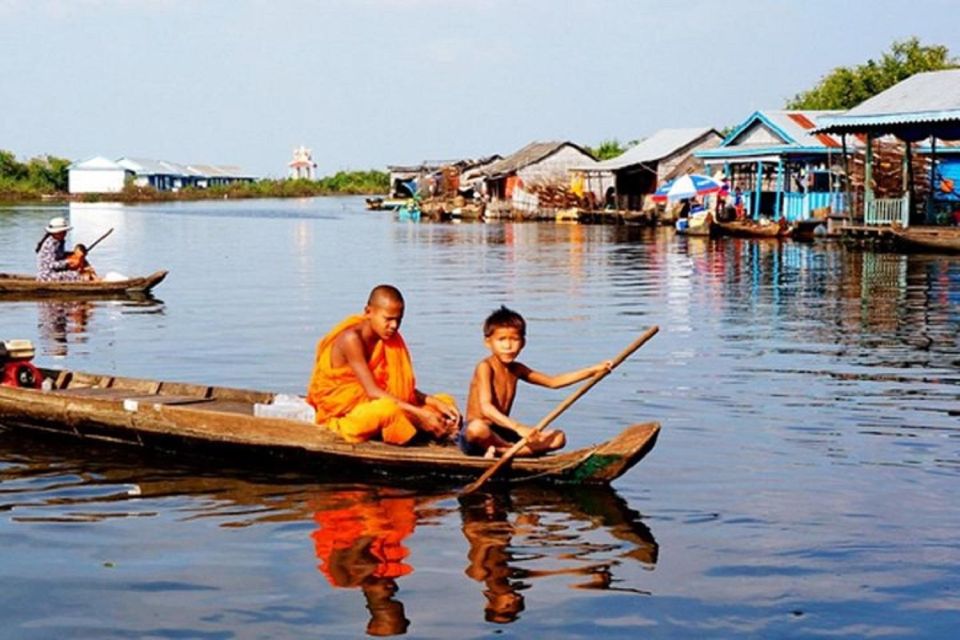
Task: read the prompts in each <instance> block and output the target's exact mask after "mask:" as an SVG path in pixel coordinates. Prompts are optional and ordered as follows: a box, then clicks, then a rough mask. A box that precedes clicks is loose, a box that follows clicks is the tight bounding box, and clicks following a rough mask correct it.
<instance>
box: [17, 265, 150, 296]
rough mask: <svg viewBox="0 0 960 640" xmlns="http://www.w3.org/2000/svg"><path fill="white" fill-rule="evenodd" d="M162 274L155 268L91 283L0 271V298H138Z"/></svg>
mask: <svg viewBox="0 0 960 640" xmlns="http://www.w3.org/2000/svg"><path fill="white" fill-rule="evenodd" d="M166 277H167V272H166V271H156V272H154V273H152V274H150V275H148V276H143V277H139V278H128V279H126V280H116V281H112V282H106V281H103V280H98V281H94V282H87V281H78V282H42V281H40V280H37V278H36V276H33V275H27V274H20V273H0V299H3V300H12V299H19V300H34V299H43V298H71V299H92V298H123V297H142V296H146V295H147V294H149V293H150V291H151V290H152V289H153V288H154V287H156V286H157V285H158V284H160V283H161V282H163V279H164V278H166Z"/></svg>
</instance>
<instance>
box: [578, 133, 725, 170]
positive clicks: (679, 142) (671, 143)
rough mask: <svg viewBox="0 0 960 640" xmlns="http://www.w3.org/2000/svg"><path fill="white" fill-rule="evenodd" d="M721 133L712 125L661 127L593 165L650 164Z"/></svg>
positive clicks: (611, 167) (599, 167)
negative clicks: (684, 127)
mask: <svg viewBox="0 0 960 640" xmlns="http://www.w3.org/2000/svg"><path fill="white" fill-rule="evenodd" d="M711 132H712V133H714V134H716V136H717V137H718V138H719V137H720V134H719V133H718V132H717V130H716V129H713V128H712V127H697V128H688V129H660V130H659V131H657V132H656V133H654V134H653V135H652V136H650V137H649V138H647V139H646V140H642V141H641V142H639V143H638V144H637V145H635V146H633V147H631V148H629V149H627V150H626V151H624V152H623V153H622V154H620V155H619V156H617V157H616V158H610V159H609V160H604V161H603V162H599V163H597V164H596V165H594V166H591V167H584V168H589V169H593V170H601V171H603V170H606V171H615V170H617V169H623V168H624V167H629V166H633V165H636V164H649V163H652V162H658V161H660V160H663V159H664V158H666V157H667V156H670V155H672V154H674V153H676V152H677V151H679V150H681V149H683V148H684V147H687V146H689V145H691V144H693V143H695V142H696V141H697V140H699V139H700V138H703V137H705V136H707V135H708V134H710V133H711Z"/></svg>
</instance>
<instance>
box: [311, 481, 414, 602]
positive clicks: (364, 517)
mask: <svg viewBox="0 0 960 640" xmlns="http://www.w3.org/2000/svg"><path fill="white" fill-rule="evenodd" d="M337 497H338V498H343V499H347V500H349V499H351V498H352V499H354V500H356V501H355V502H352V503H350V504H348V505H346V506H344V507H342V508H329V509H322V508H321V509H320V510H318V511H317V512H316V513H315V514H314V520H315V521H316V523H317V525H319V526H318V528H317V529H316V530H315V531H314V532H313V533H312V534H310V535H311V537H312V538H313V543H314V550H315V552H316V554H317V558H318V559H319V560H320V565H319V567H318V568H319V569H320V571H321V572H323V574H324V575H325V576H326V577H327V580H329V581H330V584H331V585H333V586H335V587H356V586H359V585H360V584H362V583H363V581H364V580H365V579H366V578H399V577H401V576H405V575H407V574H408V573H410V572H412V571H413V567H411V566H410V565H409V564H407V563H406V562H405V561H406V558H407V556H409V555H410V550H409V549H407V547H406V546H404V544H403V541H404V539H405V538H407V536H409V535H410V534H411V533H413V530H414V527H415V526H416V522H417V515H416V510H415V506H416V505H415V502H414V500H413V498H402V497H395V498H377V499H375V500H372V501H371V500H370V499H369V497H366V496H363V495H362V494H359V493H357V494H356V495H355V496H354V495H352V494H351V492H344V493H342V494H338V495H337ZM364 498H366V500H365V499H364Z"/></svg>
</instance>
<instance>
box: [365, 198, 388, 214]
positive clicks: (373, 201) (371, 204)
mask: <svg viewBox="0 0 960 640" xmlns="http://www.w3.org/2000/svg"><path fill="white" fill-rule="evenodd" d="M364 203H365V205H366V207H367V209H369V210H370V211H379V210H380V209H383V198H367V199H365V200H364Z"/></svg>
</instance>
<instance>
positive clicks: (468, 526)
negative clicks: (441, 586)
mask: <svg viewBox="0 0 960 640" xmlns="http://www.w3.org/2000/svg"><path fill="white" fill-rule="evenodd" d="M460 507H461V514H462V517H463V535H464V536H465V537H466V538H467V541H468V542H469V543H470V551H469V552H468V553H467V559H468V561H469V564H468V565H467V570H466V571H465V573H466V574H467V575H468V576H469V577H471V578H473V579H474V580H476V581H477V582H482V583H483V584H484V587H485V589H484V591H483V595H484V596H485V597H486V598H487V604H486V606H485V607H484V609H483V611H484V618H485V619H486V620H487V622H497V623H501V624H505V623H509V622H513V621H514V620H516V619H517V615H518V614H519V613H520V612H521V611H523V606H524V603H523V596H522V595H520V594H519V593H518V592H517V589H518V586H519V585H515V584H514V583H513V582H512V581H511V580H510V578H511V577H512V575H513V570H512V569H511V568H510V565H509V562H510V560H511V559H512V555H511V553H510V552H509V551H508V547H509V546H510V540H511V538H512V537H513V534H514V527H513V525H512V524H510V522H509V521H508V520H507V510H506V505H505V504H503V502H502V499H501V498H496V497H493V496H488V495H481V496H476V497H470V498H465V499H464V500H463V501H462V502H461V504H460Z"/></svg>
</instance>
